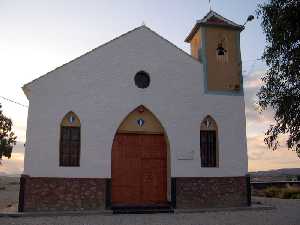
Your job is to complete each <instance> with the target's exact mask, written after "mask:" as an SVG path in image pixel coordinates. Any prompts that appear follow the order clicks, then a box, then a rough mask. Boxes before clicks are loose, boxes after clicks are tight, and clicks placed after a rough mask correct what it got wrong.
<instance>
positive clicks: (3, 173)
mask: <svg viewBox="0 0 300 225" xmlns="http://www.w3.org/2000/svg"><path fill="white" fill-rule="evenodd" d="M19 176H20V174H8V173H6V172H1V171H0V177H19Z"/></svg>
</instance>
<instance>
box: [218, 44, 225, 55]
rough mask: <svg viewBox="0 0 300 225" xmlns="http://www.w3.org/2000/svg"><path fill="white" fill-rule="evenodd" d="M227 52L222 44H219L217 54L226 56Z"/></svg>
mask: <svg viewBox="0 0 300 225" xmlns="http://www.w3.org/2000/svg"><path fill="white" fill-rule="evenodd" d="M226 52H227V51H226V50H225V49H224V48H223V46H222V43H219V44H218V48H217V54H218V55H225V53H226Z"/></svg>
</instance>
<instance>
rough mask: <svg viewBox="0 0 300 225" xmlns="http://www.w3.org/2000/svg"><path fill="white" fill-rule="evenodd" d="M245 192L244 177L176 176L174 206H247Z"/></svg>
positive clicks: (245, 180) (245, 181) (245, 183)
mask: <svg viewBox="0 0 300 225" xmlns="http://www.w3.org/2000/svg"><path fill="white" fill-rule="evenodd" d="M247 192H248V190H247V179H246V177H178V178H176V208H179V209H180V208H212V207H213V208H217V207H239V206H247V205H248V204H249V202H248V201H249V199H248V195H247V194H248V193H247Z"/></svg>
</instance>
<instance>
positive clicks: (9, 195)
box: [0, 177, 20, 212]
mask: <svg viewBox="0 0 300 225" xmlns="http://www.w3.org/2000/svg"><path fill="white" fill-rule="evenodd" d="M19 181H20V178H19V177H0V212H16V211H17V210H18V201H19Z"/></svg>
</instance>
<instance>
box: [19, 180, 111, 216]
mask: <svg viewBox="0 0 300 225" xmlns="http://www.w3.org/2000/svg"><path fill="white" fill-rule="evenodd" d="M20 184H21V187H20V198H19V202H20V203H19V204H20V206H19V211H25V212H26V211H57V210H99V209H104V208H105V199H106V196H105V193H106V179H105V178H54V177H49V178H48V177H29V176H26V175H22V177H21V182H20Z"/></svg>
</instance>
